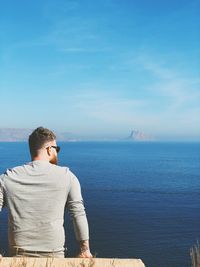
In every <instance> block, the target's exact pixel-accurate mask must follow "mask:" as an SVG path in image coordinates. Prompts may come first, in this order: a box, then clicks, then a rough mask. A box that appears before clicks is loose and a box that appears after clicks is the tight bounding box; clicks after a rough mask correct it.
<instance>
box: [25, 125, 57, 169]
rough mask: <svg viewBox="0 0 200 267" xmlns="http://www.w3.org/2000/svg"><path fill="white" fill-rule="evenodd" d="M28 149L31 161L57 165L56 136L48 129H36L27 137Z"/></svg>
mask: <svg viewBox="0 0 200 267" xmlns="http://www.w3.org/2000/svg"><path fill="white" fill-rule="evenodd" d="M29 149H30V153H31V157H32V160H37V159H38V160H48V161H49V162H51V163H52V164H57V153H58V152H59V147H57V145H56V136H55V134H54V133H53V132H52V131H50V130H49V129H46V128H43V127H38V128H37V129H35V130H34V131H33V132H32V134H31V135H30V136H29Z"/></svg>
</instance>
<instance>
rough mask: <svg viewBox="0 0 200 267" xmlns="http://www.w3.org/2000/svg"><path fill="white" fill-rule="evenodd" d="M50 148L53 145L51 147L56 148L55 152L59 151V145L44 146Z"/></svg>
mask: <svg viewBox="0 0 200 267" xmlns="http://www.w3.org/2000/svg"><path fill="white" fill-rule="evenodd" d="M49 147H50V148H51V147H53V148H55V150H56V152H57V153H58V152H59V151H60V147H59V146H48V147H46V148H49Z"/></svg>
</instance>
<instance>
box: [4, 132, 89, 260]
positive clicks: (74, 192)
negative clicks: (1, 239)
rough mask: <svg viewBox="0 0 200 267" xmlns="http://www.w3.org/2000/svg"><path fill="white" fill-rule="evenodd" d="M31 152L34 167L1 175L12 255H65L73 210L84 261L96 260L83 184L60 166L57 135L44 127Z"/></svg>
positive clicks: (31, 141) (32, 141)
mask: <svg viewBox="0 0 200 267" xmlns="http://www.w3.org/2000/svg"><path fill="white" fill-rule="evenodd" d="M29 149H30V154H31V158H32V161H31V162H30V163H28V164H25V165H23V166H19V167H15V168H13V169H8V170H7V171H6V172H5V173H4V174H3V175H1V176H0V210H1V209H2V207H3V206H4V205H5V206H7V207H8V211H9V247H10V254H11V256H15V255H19V256H33V257H64V243H65V233H64V227H63V222H64V211H65V208H67V209H68V211H69V213H70V215H71V217H72V220H73V226H74V231H75V235H76V239H77V240H78V242H79V244H80V253H79V255H78V257H84V258H89V257H92V255H91V253H90V248H89V231H88V222H87V218H86V214H85V208H84V205H83V199H82V196H81V188H80V184H79V181H78V179H77V178H76V176H75V175H74V174H73V173H72V172H71V171H70V170H69V169H68V168H66V167H60V166H57V158H58V157H57V154H58V152H59V150H60V148H59V147H58V146H57V144H56V136H55V135H54V133H53V132H52V131H50V130H48V129H46V128H43V127H39V128H37V129H36V130H34V131H33V132H32V134H31V135H30V136H29Z"/></svg>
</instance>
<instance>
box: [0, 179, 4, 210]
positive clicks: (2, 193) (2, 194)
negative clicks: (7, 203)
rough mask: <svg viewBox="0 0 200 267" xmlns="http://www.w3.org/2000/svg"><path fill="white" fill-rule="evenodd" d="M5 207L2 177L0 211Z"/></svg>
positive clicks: (0, 182) (0, 183)
mask: <svg viewBox="0 0 200 267" xmlns="http://www.w3.org/2000/svg"><path fill="white" fill-rule="evenodd" d="M3 206H4V190H3V186H2V175H0V211H1V210H2V208H3Z"/></svg>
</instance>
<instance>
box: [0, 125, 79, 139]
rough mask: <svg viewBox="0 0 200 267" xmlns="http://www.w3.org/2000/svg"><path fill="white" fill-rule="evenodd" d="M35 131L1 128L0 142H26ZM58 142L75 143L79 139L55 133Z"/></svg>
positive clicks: (70, 134) (65, 133)
mask: <svg viewBox="0 0 200 267" xmlns="http://www.w3.org/2000/svg"><path fill="white" fill-rule="evenodd" d="M32 131H33V129H24V128H0V142H24V141H27V140H28V137H29V135H30V134H31V132H32ZM55 134H56V137H57V140H58V141H63V142H66V141H68V142H69V141H70V142H74V141H77V140H78V139H77V138H76V137H75V136H74V135H73V134H72V133H68V132H64V133H57V132H56V133H55Z"/></svg>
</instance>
